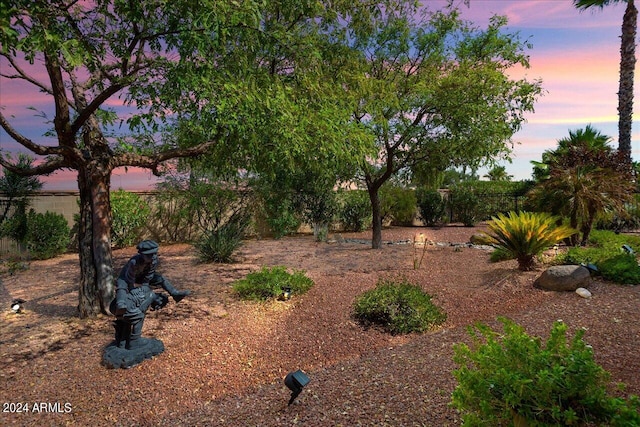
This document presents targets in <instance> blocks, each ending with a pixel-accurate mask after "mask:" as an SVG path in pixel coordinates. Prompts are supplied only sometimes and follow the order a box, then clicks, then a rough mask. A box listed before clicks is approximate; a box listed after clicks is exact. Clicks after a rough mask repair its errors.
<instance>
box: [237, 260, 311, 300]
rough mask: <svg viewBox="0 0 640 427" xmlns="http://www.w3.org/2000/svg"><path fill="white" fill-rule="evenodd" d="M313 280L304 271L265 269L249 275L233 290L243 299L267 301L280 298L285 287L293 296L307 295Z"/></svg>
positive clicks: (284, 268) (278, 267)
mask: <svg viewBox="0 0 640 427" xmlns="http://www.w3.org/2000/svg"><path fill="white" fill-rule="evenodd" d="M313 284H314V283H313V280H311V279H310V278H308V277H307V276H305V274H304V271H300V270H296V271H294V272H293V273H289V272H287V269H286V267H283V266H276V267H272V268H268V267H263V268H262V269H261V270H260V271H256V272H253V273H249V274H247V277H245V278H244V279H240V280H237V281H236V282H234V284H233V290H234V291H235V292H236V293H237V294H238V296H239V297H240V298H242V299H247V300H258V301H265V300H268V299H272V298H278V297H279V296H280V295H282V291H283V290H284V288H285V287H289V288H291V293H292V295H294V296H295V295H299V294H304V293H306V292H307V291H308V290H309V289H311V287H312V286H313Z"/></svg>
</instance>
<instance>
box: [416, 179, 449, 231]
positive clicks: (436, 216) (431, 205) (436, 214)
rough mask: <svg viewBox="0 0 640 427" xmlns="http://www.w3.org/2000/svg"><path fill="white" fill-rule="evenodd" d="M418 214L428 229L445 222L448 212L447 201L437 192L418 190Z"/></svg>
mask: <svg viewBox="0 0 640 427" xmlns="http://www.w3.org/2000/svg"><path fill="white" fill-rule="evenodd" d="M416 199H417V200H416V202H417V204H418V212H419V213H420V218H422V221H423V222H424V224H425V225H426V226H428V227H432V226H434V225H437V224H439V223H440V222H442V221H443V219H444V216H445V213H446V212H447V201H446V200H445V199H444V197H442V196H441V195H440V193H438V192H437V191H436V190H429V189H426V188H418V189H417V190H416Z"/></svg>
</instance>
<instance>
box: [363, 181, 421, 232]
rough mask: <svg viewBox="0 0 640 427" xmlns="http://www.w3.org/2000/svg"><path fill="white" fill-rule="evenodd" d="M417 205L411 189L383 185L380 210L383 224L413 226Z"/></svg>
mask: <svg viewBox="0 0 640 427" xmlns="http://www.w3.org/2000/svg"><path fill="white" fill-rule="evenodd" d="M416 204H417V202H416V195H415V192H414V191H413V190H411V189H408V188H403V187H400V186H398V185H393V184H387V185H383V186H382V187H381V188H380V210H381V214H382V221H383V222H385V221H390V222H391V223H392V224H394V225H409V226H410V225H413V219H414V217H415V214H416ZM369 205H370V204H369ZM369 210H371V209H370V208H369Z"/></svg>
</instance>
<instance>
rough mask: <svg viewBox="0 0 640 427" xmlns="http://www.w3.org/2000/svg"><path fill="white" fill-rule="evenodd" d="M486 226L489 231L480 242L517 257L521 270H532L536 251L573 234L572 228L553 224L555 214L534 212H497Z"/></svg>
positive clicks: (542, 249) (539, 251)
mask: <svg viewBox="0 0 640 427" xmlns="http://www.w3.org/2000/svg"><path fill="white" fill-rule="evenodd" d="M487 227H488V228H489V233H488V235H487V236H486V238H485V239H484V241H483V243H485V244H489V245H493V246H494V247H495V248H496V249H499V250H501V251H503V252H506V253H508V254H510V255H511V258H513V259H516V260H518V268H519V269H520V270H531V269H532V268H533V265H534V263H535V257H536V256H537V255H539V254H540V253H541V252H542V251H544V250H545V249H547V248H548V247H550V246H553V245H554V244H555V243H557V242H559V241H561V240H562V239H565V238H566V237H569V236H571V235H573V234H575V230H573V229H572V228H569V227H567V226H563V225H556V218H555V217H553V216H551V215H549V214H546V213H536V212H519V213H516V212H509V214H508V215H503V214H498V215H497V217H493V219H492V220H491V221H489V222H488V223H487Z"/></svg>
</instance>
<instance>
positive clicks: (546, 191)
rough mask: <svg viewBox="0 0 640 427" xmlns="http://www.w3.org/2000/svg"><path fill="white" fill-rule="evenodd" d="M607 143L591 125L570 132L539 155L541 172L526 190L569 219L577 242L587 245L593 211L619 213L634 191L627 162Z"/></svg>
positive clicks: (531, 196) (593, 218) (549, 209)
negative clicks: (538, 179)
mask: <svg viewBox="0 0 640 427" xmlns="http://www.w3.org/2000/svg"><path fill="white" fill-rule="evenodd" d="M609 141H610V137H608V136H606V135H602V134H601V133H600V132H599V131H596V130H595V129H594V128H592V127H591V126H587V127H586V128H585V129H579V130H577V131H573V132H572V131H570V132H569V137H568V138H563V139H560V140H558V148H557V149H556V150H554V151H545V152H544V153H543V161H542V162H541V163H540V165H544V166H546V168H545V170H544V171H545V174H544V176H542V179H541V180H540V181H539V182H538V184H537V185H536V187H535V188H534V189H533V190H532V191H531V192H530V193H529V196H530V200H531V201H532V202H533V203H535V204H537V205H538V206H539V207H540V208H543V209H544V210H546V211H550V212H551V213H553V214H555V215H564V216H566V217H568V218H569V225H570V226H571V227H572V228H574V229H579V230H580V232H581V233H582V240H581V242H580V243H581V244H586V243H587V241H588V239H589V234H590V232H591V228H592V227H593V223H594V220H595V219H596V216H597V215H598V214H600V213H604V212H609V211H612V212H621V211H623V210H624V207H625V203H626V202H627V201H629V200H630V198H631V195H632V193H633V188H634V184H633V181H632V179H631V166H630V165H629V164H628V163H627V160H626V159H627V158H626V156H625V155H624V154H623V153H622V152H620V151H618V152H616V151H614V150H613V149H612V148H611V147H610V146H608V145H607V143H608V142H609ZM577 237H578V236H574V237H573V238H572V244H576V243H578V241H577Z"/></svg>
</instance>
